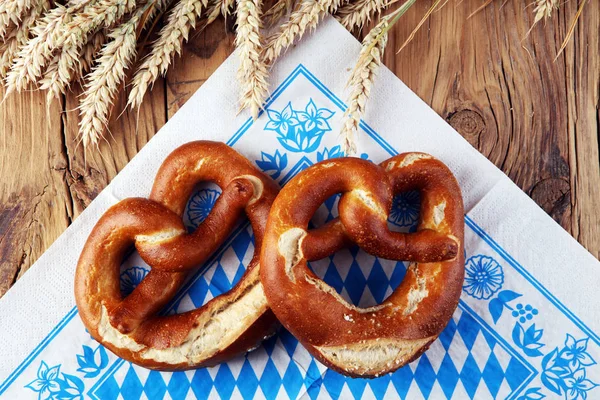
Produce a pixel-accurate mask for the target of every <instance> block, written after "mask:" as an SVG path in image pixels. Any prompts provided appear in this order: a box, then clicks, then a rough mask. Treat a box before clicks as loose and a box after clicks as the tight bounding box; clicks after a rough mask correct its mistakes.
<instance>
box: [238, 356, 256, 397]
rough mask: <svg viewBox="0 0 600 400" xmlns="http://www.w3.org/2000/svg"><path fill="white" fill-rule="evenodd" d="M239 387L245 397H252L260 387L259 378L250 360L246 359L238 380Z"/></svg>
mask: <svg viewBox="0 0 600 400" xmlns="http://www.w3.org/2000/svg"><path fill="white" fill-rule="evenodd" d="M237 387H238V389H239V390H240V393H241V394H242V396H243V397H244V398H245V399H251V398H253V397H254V394H255V393H256V389H258V378H257V377H256V373H255V372H254V369H253V368H252V365H250V362H249V361H248V360H245V361H244V365H243V366H242V370H241V371H240V375H239V376H238V380H237Z"/></svg>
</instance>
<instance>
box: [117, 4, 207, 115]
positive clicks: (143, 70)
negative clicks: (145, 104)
mask: <svg viewBox="0 0 600 400" xmlns="http://www.w3.org/2000/svg"><path fill="white" fill-rule="evenodd" d="M206 7H207V0H181V1H179V3H177V4H176V5H175V7H173V9H172V10H171V13H170V14H169V17H168V18H167V23H166V24H165V26H164V27H163V28H162V29H161V31H160V33H159V37H158V39H157V40H156V42H154V44H153V45H152V51H151V52H150V54H149V55H148V56H147V57H146V58H145V59H144V61H143V62H142V64H141V65H140V67H139V68H138V70H137V71H136V73H135V76H134V77H133V79H132V82H131V85H132V88H131V91H130V92H129V97H128V99H127V105H128V106H129V107H131V108H135V107H138V106H139V105H140V104H142V100H143V99H144V95H145V94H146V92H147V91H148V88H149V87H150V85H152V84H153V83H154V82H155V81H156V79H157V78H158V77H159V76H160V75H164V74H165V73H166V72H167V69H168V68H169V64H170V63H171V58H172V57H173V55H174V54H175V53H177V54H181V45H182V43H183V41H184V40H187V39H188V36H189V32H190V29H191V28H192V27H194V26H195V25H196V18H200V16H201V14H202V9H203V8H206Z"/></svg>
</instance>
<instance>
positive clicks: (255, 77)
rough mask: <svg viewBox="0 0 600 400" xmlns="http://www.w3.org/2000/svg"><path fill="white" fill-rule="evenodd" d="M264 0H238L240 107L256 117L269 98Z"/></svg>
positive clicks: (237, 40)
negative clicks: (262, 20)
mask: <svg viewBox="0 0 600 400" xmlns="http://www.w3.org/2000/svg"><path fill="white" fill-rule="evenodd" d="M260 10H261V0H237V10H236V13H237V35H236V38H235V44H236V47H237V51H238V55H239V58H240V67H239V69H238V82H239V83H240V86H241V96H240V106H241V107H240V108H241V109H242V110H243V109H245V108H248V109H250V114H251V115H252V118H253V119H256V118H258V113H259V111H260V109H261V108H262V105H263V102H264V101H265V99H266V98H267V94H268V89H267V87H268V84H267V75H268V70H267V66H266V64H265V63H264V61H263V60H262V58H261V53H262V36H261V33H260V30H261V28H262V24H261V11H260Z"/></svg>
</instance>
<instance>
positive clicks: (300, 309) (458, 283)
mask: <svg viewBox="0 0 600 400" xmlns="http://www.w3.org/2000/svg"><path fill="white" fill-rule="evenodd" d="M415 189H418V190H419V191H420V193H421V212H420V217H419V221H418V226H417V231H416V232H414V233H399V232H392V231H390V230H389V228H388V225H387V218H388V214H389V211H390V208H391V205H392V201H393V195H394V194H396V193H399V192H403V191H408V190H415ZM336 193H343V194H342V197H341V199H340V201H339V205H338V210H339V219H336V220H334V221H331V222H330V223H328V224H327V225H325V226H323V227H321V228H318V229H316V230H311V231H308V230H307V227H308V223H309V221H310V219H311V217H312V215H313V214H314V212H315V211H316V210H317V208H318V207H319V206H320V205H321V204H322V203H323V201H324V200H326V199H327V198H328V197H329V196H331V195H333V194H336ZM463 213H464V212H463V203H462V197H461V192H460V188H459V186H458V183H457V182H456V179H455V178H454V176H453V175H452V173H451V172H450V170H449V169H448V168H447V167H446V166H445V165H444V164H443V163H441V162H440V161H438V160H436V159H434V158H433V157H432V156H430V155H428V154H423V153H406V154H401V155H398V156H395V157H392V158H390V159H389V160H387V161H385V162H383V163H382V164H381V166H377V165H375V164H373V163H371V162H369V161H365V160H361V159H358V158H338V159H334V160H328V161H323V162H320V163H317V164H315V165H314V166H312V167H310V168H308V169H306V170H305V171H303V172H301V173H300V174H298V175H297V176H296V177H295V178H294V179H292V180H291V181H290V182H289V183H288V184H287V185H286V186H285V187H284V188H283V189H282V190H281V192H280V194H279V195H278V197H277V199H276V200H275V202H274V203H273V206H272V208H271V213H270V215H269V220H268V222H267V230H266V233H265V240H264V244H263V248H262V251H261V281H262V283H263V286H264V290H265V294H266V296H267V300H268V302H269V306H270V307H271V309H272V310H273V312H274V313H275V315H276V316H277V318H278V319H279V321H280V322H281V323H282V324H283V325H284V326H285V327H286V328H287V329H288V330H289V331H290V332H291V333H292V334H293V335H294V336H296V338H298V340H299V341H300V342H301V343H302V344H303V345H304V346H305V347H306V348H307V350H308V351H309V352H310V353H311V354H312V355H313V356H315V357H316V358H317V359H318V360H319V361H321V362H322V363H323V364H325V365H327V366H329V367H330V368H333V369H335V370H337V371H339V372H340V373H343V374H346V375H350V376H355V377H375V376H379V375H381V374H384V373H389V372H392V371H394V370H396V369H398V368H400V367H402V366H403V365H405V364H407V363H408V362H410V361H412V360H414V359H415V358H417V357H419V356H420V355H421V354H422V353H423V352H424V351H425V350H426V349H427V348H428V347H429V345H430V344H431V343H432V342H433V341H434V340H435V339H436V338H437V337H438V335H439V334H440V333H441V331H442V330H443V329H444V327H445V326H446V324H447V323H448V321H449V320H450V318H451V317H452V314H453V312H454V310H455V309H456V306H457V304H458V300H459V297H460V293H461V289H462V282H463V277H464V255H463V250H462V249H463V230H464V222H463V218H464V217H463ZM349 242H354V243H356V244H358V245H359V246H360V247H361V248H363V249H364V250H365V251H367V252H369V253H371V254H372V255H375V256H378V257H384V258H388V259H394V260H407V261H413V263H411V264H410V266H409V268H408V271H407V273H406V276H405V278H404V280H403V281H402V283H401V284H400V285H399V286H398V288H396V290H395V291H394V292H393V293H392V294H391V295H390V296H389V297H388V298H387V299H386V300H385V301H384V302H383V303H382V304H380V305H377V306H374V307H369V308H359V307H356V306H354V305H352V304H349V303H348V302H347V301H345V300H344V299H343V298H342V297H341V296H340V295H339V294H338V293H337V292H336V291H335V290H334V289H333V288H331V287H330V286H329V285H327V284H326V283H325V282H323V281H322V280H320V279H319V278H318V277H317V276H316V275H315V274H314V273H313V272H312V271H311V270H309V268H308V267H307V261H311V260H315V259H319V258H323V257H325V256H328V255H330V254H332V253H333V252H335V251H336V250H338V249H340V248H341V247H343V246H345V245H347V244H348V243H349Z"/></svg>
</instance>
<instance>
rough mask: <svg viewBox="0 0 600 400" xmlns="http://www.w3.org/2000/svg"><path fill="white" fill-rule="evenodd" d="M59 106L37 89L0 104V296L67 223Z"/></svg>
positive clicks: (67, 205) (11, 97)
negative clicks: (46, 103) (46, 100)
mask: <svg viewBox="0 0 600 400" xmlns="http://www.w3.org/2000/svg"><path fill="white" fill-rule="evenodd" d="M3 95H4V92H3V91H1V90H0V96H3ZM61 107H62V104H61V103H60V102H55V103H53V104H52V105H51V107H50V109H49V110H48V113H47V114H46V106H45V94H44V93H40V92H28V93H24V94H22V95H16V96H10V97H9V98H8V99H7V100H6V101H5V103H4V104H3V105H2V107H0V121H1V122H0V176H2V179H1V180H0V296H2V295H3V294H4V293H5V292H6V291H7V290H8V288H9V287H10V286H11V285H12V284H13V283H14V282H15V280H16V279H17V276H18V275H20V274H22V273H23V272H24V271H26V270H27V269H28V268H29V267H30V266H31V264H33V263H34V262H35V260H37V259H38V257H39V256H40V255H41V254H42V253H43V252H44V251H45V250H46V248H48V246H50V244H52V242H53V241H54V240H55V239H56V238H57V237H58V236H59V235H60V234H61V233H62V232H63V231H64V230H65V229H66V228H67V226H68V225H69V214H70V211H69V208H70V201H69V196H68V194H67V188H66V185H65V182H64V180H63V176H64V173H65V172H64V171H65V170H64V167H65V157H64V153H63V151H62V147H63V146H62V134H61V123H60V110H61ZM32 110H36V111H37V112H31V111H32Z"/></svg>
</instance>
